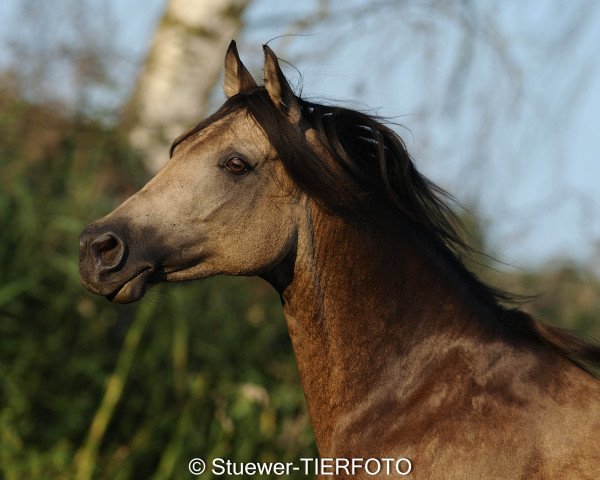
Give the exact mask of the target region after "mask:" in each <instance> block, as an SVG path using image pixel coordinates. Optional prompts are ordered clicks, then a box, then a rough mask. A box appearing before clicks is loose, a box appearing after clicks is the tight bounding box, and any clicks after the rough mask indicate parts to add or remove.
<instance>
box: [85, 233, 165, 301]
mask: <svg viewBox="0 0 600 480" xmlns="http://www.w3.org/2000/svg"><path fill="white" fill-rule="evenodd" d="M128 237H130V235H129V234H128V232H127V229H126V228H123V227H120V228H119V227H118V226H114V225H113V226H108V225H107V226H101V225H99V224H98V223H93V224H91V225H88V226H87V227H86V228H85V229H84V231H83V232H82V234H81V236H80V237H79V276H80V278H81V283H82V284H83V286H84V287H85V288H86V289H87V290H88V291H90V292H91V293H94V294H96V295H103V296H105V297H106V298H107V299H108V300H110V301H113V302H116V303H131V302H135V301H137V300H139V299H140V298H142V297H143V296H144V293H145V292H146V288H147V286H148V284H149V282H150V278H151V276H152V273H153V272H154V271H155V266H154V264H153V262H150V261H141V260H138V259H136V258H135V257H136V256H134V255H132V254H131V251H130V245H131V241H130V240H129V238H128ZM138 254H139V252H138Z"/></svg>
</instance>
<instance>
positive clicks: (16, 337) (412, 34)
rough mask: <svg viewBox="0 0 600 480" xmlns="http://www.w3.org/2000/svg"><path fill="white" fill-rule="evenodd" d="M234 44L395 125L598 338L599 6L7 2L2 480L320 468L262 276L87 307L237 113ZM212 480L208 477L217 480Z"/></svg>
mask: <svg viewBox="0 0 600 480" xmlns="http://www.w3.org/2000/svg"><path fill="white" fill-rule="evenodd" d="M232 38H235V39H237V40H238V47H239V49H240V52H241V55H242V58H243V60H244V62H245V63H246V65H247V66H248V67H249V69H250V70H251V71H252V72H253V73H254V74H255V76H257V78H261V77H262V73H261V67H262V48H261V44H262V43H265V42H267V41H269V40H271V42H270V45H271V47H272V48H273V49H274V50H275V51H276V52H277V53H278V55H279V56H280V57H282V58H284V59H285V60H287V61H288V62H289V66H288V68H287V69H286V74H287V75H288V77H289V78H290V80H291V83H292V84H293V85H294V86H295V87H296V89H297V91H298V92H300V91H302V94H303V95H304V96H306V97H308V98H310V99H313V100H321V101H326V102H337V103H341V104H344V105H346V106H350V107H352V108H357V109H361V110H364V111H368V112H370V113H377V114H380V115H384V116H387V117H389V118H390V119H391V120H393V121H394V122H396V123H397V124H401V125H402V127H397V130H398V132H399V133H400V135H401V136H402V137H403V138H404V139H405V141H406V143H407V145H408V147H409V149H410V151H411V152H412V154H413V156H414V158H415V161H416V162H417V165H418V167H419V168H420V169H421V170H422V171H423V172H424V173H426V175H428V176H429V177H430V178H431V179H433V180H434V181H435V182H437V183H439V184H440V185H441V186H443V187H444V188H445V189H447V190H448V191H450V192H452V193H453V194H454V195H455V196H456V197H457V199H458V200H459V202H460V203H461V204H462V205H463V206H464V209H461V210H460V215H461V216H462V218H463V219H464V221H465V223H466V225H467V227H468V229H469V231H470V235H471V241H472V242H473V243H474V245H475V246H476V247H478V248H480V249H483V250H484V251H486V252H487V253H489V254H491V255H492V256H493V257H495V258H497V259H498V260H500V261H499V262H493V261H492V260H490V259H489V258H485V257H483V258H480V259H478V260H477V261H476V262H474V263H473V268H474V269H477V271H478V272H479V273H480V275H482V276H484V277H485V278H486V279H488V280H491V281H492V282H493V283H495V284H496V285H498V286H500V287H503V288H506V289H508V290H511V291H514V292H517V293H523V294H536V295H537V296H536V297H535V298H534V299H533V300H531V301H530V302H528V303H527V304H526V305H525V307H524V308H525V309H527V310H528V311H530V312H533V313H534V314H535V315H537V316H538V317H539V318H541V319H543V320H544V321H546V322H549V323H553V324H557V325H563V326H566V327H568V328H571V329H575V330H577V331H578V332H580V333H582V334H585V335H590V336H592V337H595V338H600V188H598V183H599V181H600V135H598V125H599V124H600V121H599V114H598V111H599V107H600V72H599V70H598V68H599V66H600V3H599V2H596V1H593V0H590V1H586V0H574V1H571V2H564V1H557V0H555V1H553V0H544V1H541V0H540V1H532V2H526V4H525V3H523V2H518V1H512V0H511V1H507V2H495V1H492V0H489V1H488V0H483V1H471V0H444V1H442V0H371V1H367V0H349V1H341V0H337V1H336V0H313V1H304V2H279V1H277V0H79V1H73V0H53V1H52V2H47V1H44V0H4V1H3V2H1V3H0V42H1V44H2V48H1V49H0V227H1V228H0V479H7V480H8V479H31V478H39V479H45V478H49V479H70V478H77V479H91V478H98V479H130V478H148V479H170V478H173V479H179V478H190V474H189V473H188V470H187V463H188V461H189V460H190V459H191V458H192V457H204V458H207V459H210V458H213V457H224V458H229V459H231V460H235V461H249V460H255V461H270V460H280V461H286V460H297V459H299V458H301V457H312V456H315V455H316V451H315V447H314V443H313V439H312V433H311V429H310V421H309V418H308V416H307V413H306V410H305V406H304V399H303V395H302V391H301V388H300V385H299V380H298V376H297V372H296V366H295V363H294V358H293V355H292V350H291V345H290V342H289V340H288V337H287V330H286V326H285V323H284V321H283V316H282V312H281V306H280V305H279V301H278V298H277V296H276V295H275V293H274V292H273V291H272V290H271V288H270V287H269V286H268V285H267V284H266V283H264V282H262V281H260V280H257V279H243V278H215V279H210V280H207V281H203V282H198V283H192V284H190V285H165V286H161V287H158V288H154V289H153V290H152V291H151V292H149V294H148V295H147V296H146V297H145V298H144V300H143V301H142V302H140V303H139V304H136V305H133V306H118V305H114V304H110V303H109V302H107V301H106V300H104V299H103V298H96V297H94V296H93V295H91V294H88V293H86V292H85V291H84V290H83V289H82V287H81V286H80V284H79V277H78V272H77V258H78V254H77V239H78V235H79V233H80V231H81V230H82V228H83V226H84V225H85V224H86V223H89V222H90V221H92V220H94V219H96V218H98V217H100V216H102V215H104V214H106V213H107V212H109V211H110V210H111V209H113V208H114V207H115V206H116V205H118V204H119V203H120V202H122V201H123V200H124V199H125V198H127V196H129V195H131V194H132V193H133V192H135V191H136V190H137V189H138V188H140V187H141V186H142V185H143V184H144V183H145V182H146V181H147V180H148V179H149V178H150V177H151V176H152V174H153V173H154V172H156V170H157V169H159V168H160V166H161V165H162V164H164V162H165V161H166V160H167V158H168V153H167V152H168V146H169V144H170V142H171V141H172V140H173V138H174V137H175V136H176V135H177V134H179V133H180V132H181V131H182V130H184V129H186V128H189V127H190V126H192V125H194V124H195V123H197V122H198V121H199V120H200V119H202V118H203V117H204V116H206V115H207V114H208V113H210V112H211V111H212V110H214V109H215V108H216V107H217V106H218V105H220V104H221V103H222V102H223V100H224V96H223V94H222V92H221V82H222V77H221V76H222V63H223V57H224V53H225V50H226V47H227V45H228V43H229V42H230V40H231V39H232ZM205 477H206V478H208V475H205Z"/></svg>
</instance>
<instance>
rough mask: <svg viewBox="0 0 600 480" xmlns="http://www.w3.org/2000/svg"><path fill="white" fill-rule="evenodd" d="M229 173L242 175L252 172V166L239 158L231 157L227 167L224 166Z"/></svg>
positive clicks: (226, 164) (226, 163)
mask: <svg viewBox="0 0 600 480" xmlns="http://www.w3.org/2000/svg"><path fill="white" fill-rule="evenodd" d="M223 167H225V169H227V171H228V172H231V173H233V174H235V175H242V174H243V173H246V172H247V171H248V170H250V166H249V165H248V164H247V163H246V162H245V161H244V160H242V159H241V158H239V157H231V158H230V159H229V160H227V162H225V165H223Z"/></svg>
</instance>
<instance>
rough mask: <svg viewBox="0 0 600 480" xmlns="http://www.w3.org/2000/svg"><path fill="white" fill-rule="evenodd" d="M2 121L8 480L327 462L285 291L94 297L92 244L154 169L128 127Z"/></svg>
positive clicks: (193, 290)
mask: <svg viewBox="0 0 600 480" xmlns="http://www.w3.org/2000/svg"><path fill="white" fill-rule="evenodd" d="M0 111H1V112H2V113H1V114H0V145H2V149H1V150H0V179H1V180H0V181H1V190H0V225H2V228H1V229H0V265H1V267H0V479H7V480H13V479H14V480H17V479H31V478H39V479H45V478H49V479H68V478H80V479H84V478H99V479H108V478H110V479H119V478H123V479H126V478H153V479H168V478H189V477H190V474H189V473H188V470H187V464H188V462H189V460H190V459H192V458H193V457H203V458H205V459H210V458H213V457H217V456H219V457H225V458H229V459H231V460H235V461H243V460H281V461H285V460H296V459H298V458H300V457H302V456H314V455H315V451H314V442H313V439H312V434H311V431H310V422H309V419H308V416H307V414H306V409H305V406H304V398H303V394H302V391H301V388H300V384H299V380H298V378H297V372H296V367H295V362H294V358H293V355H292V349H291V346H290V342H289V339H288V335H287V329H286V326H285V323H284V322H283V319H282V313H281V306H280V304H279V300H278V298H277V296H276V295H275V293H274V292H273V291H272V290H271V288H270V287H269V286H268V285H266V284H265V283H264V282H262V281H260V280H251V279H241V278H215V279H211V280H207V281H204V282H198V283H194V284H190V285H168V286H164V287H160V288H155V289H152V290H151V291H150V292H149V293H148V295H147V296H146V297H145V298H144V300H143V301H142V302H140V303H139V304H138V305H135V306H118V305H114V304H111V303H109V302H107V301H106V300H105V299H103V298H98V297H94V296H93V295H90V294H89V293H87V292H85V291H84V290H83V289H82V287H81V286H80V283H79V275H78V270H77V269H78V266H77V258H78V247H77V245H78V236H79V233H80V231H81V230H82V228H83V226H84V225H85V224H86V223H87V222H89V221H92V220H94V219H96V218H98V217H100V216H102V215H104V214H105V213H107V212H108V211H110V210H111V209H112V208H113V207H114V206H116V205H117V204H118V203H119V202H120V201H122V200H123V199H124V198H125V197H126V196H128V195H129V194H130V193H132V192H133V191H135V190H136V189H137V188H139V186H141V184H142V183H143V181H144V180H145V175H144V173H143V170H142V167H141V165H140V163H139V162H138V161H137V159H136V158H135V156H134V155H133V154H132V152H131V151H130V150H129V149H128V147H127V146H126V143H125V142H124V141H123V139H122V138H120V136H119V134H118V132H116V131H114V130H113V129H110V128H106V127H103V126H102V125H97V124H93V123H89V122H88V123H78V122H66V121H64V120H62V119H61V118H60V116H58V115H55V114H52V113H48V112H47V111H43V110H37V109H35V108H34V107H31V106H28V105H26V104H21V103H18V102H13V103H10V104H7V105H3V108H2V110H0ZM131 182H133V184H132V183H131ZM203 478H209V476H208V475H205V476H204V477H203Z"/></svg>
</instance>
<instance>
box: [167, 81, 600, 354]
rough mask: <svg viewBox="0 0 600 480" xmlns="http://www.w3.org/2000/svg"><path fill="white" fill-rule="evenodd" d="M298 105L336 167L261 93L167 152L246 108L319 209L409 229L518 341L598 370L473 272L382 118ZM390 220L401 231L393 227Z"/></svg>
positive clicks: (438, 200)
mask: <svg viewBox="0 0 600 480" xmlns="http://www.w3.org/2000/svg"><path fill="white" fill-rule="evenodd" d="M296 100H297V101H298V104H299V105H300V107H301V111H302V123H301V126H302V129H303V130H304V131H306V130H308V129H312V130H313V131H314V132H315V133H316V135H317V136H318V139H319V140H320V143H321V144H322V145H324V146H325V148H326V149H327V152H328V154H329V157H330V158H331V159H332V160H333V162H332V163H331V164H327V163H326V162H324V161H323V159H322V158H321V156H319V155H318V154H317V152H315V151H314V150H313V149H312V148H311V146H310V145H309V143H308V142H307V140H306V138H305V136H304V135H302V133H301V130H300V129H298V128H296V127H294V126H293V125H292V124H290V122H289V121H288V120H287V119H286V118H285V117H284V115H283V114H282V113H281V112H280V111H279V110H278V109H277V108H276V107H275V106H274V105H273V103H272V102H271V100H270V99H269V96H268V94H267V92H266V90H265V88H264V87H256V88H253V89H251V90H248V91H243V92H241V93H239V94H237V95H234V96H233V97H231V98H229V99H228V100H227V101H226V102H225V104H224V105H223V106H222V107H221V108H220V109H219V110H218V111H217V112H215V113H214V114H213V115H211V116H210V117H208V118H207V119H205V120H204V121H203V122H201V123H200V124H198V125H197V126H196V127H194V128H193V129H191V130H190V131H188V132H186V133H185V134H183V135H182V136H180V137H179V138H177V139H176V140H175V141H174V142H173V145H172V146H171V152H170V153H171V155H172V153H173V150H174V149H175V148H176V147H177V145H178V144H179V143H181V142H182V141H183V140H185V139H186V138H188V137H189V136H191V135H193V134H195V133H197V132H199V131H200V130H202V129H203V128H205V127H206V126H207V125H209V124H212V123H213V122H215V121H216V120H218V119H220V118H223V117H225V116H226V115H228V114H229V113H231V112H233V111H236V110H239V109H246V110H247V111H248V112H249V114H250V115H251V116H252V118H253V119H254V120H255V121H256V122H257V123H258V124H259V125H260V127H261V128H262V130H263V131H264V132H265V134H266V135H267V137H268V139H269V141H270V143H271V144H272V145H273V147H274V148H275V150H276V151H277V153H278V156H279V158H280V159H281V161H282V162H283V165H284V167H285V169H286V171H287V173H288V174H289V175H290V177H291V178H292V179H293V180H294V182H295V183H296V185H297V186H298V187H299V188H300V189H302V190H303V191H304V192H306V193H307V194H308V195H309V196H311V197H312V198H313V199H314V200H316V201H317V202H318V203H319V204H320V205H321V206H322V207H324V208H325V209H327V210H328V211H330V212H332V213H334V214H336V215H340V216H342V217H343V218H344V219H345V220H347V221H348V222H350V223H354V224H358V225H377V224H380V225H384V226H385V228H388V229H389V228H399V229H406V228H409V229H410V232H411V233H412V234H413V235H416V236H417V238H419V239H420V240H422V241H424V242H426V243H427V244H428V245H429V246H430V247H432V248H433V249H434V250H435V251H436V253H437V254H439V255H441V256H442V257H443V259H444V260H445V263H446V265H448V266H449V268H450V269H451V270H452V271H453V273H454V274H457V275H458V277H459V278H460V279H461V280H462V281H463V282H464V283H465V285H466V286H467V288H468V289H469V291H470V292H471V294H472V295H474V297H475V300H477V301H478V302H479V303H482V304H484V305H485V306H486V307H487V308H489V309H490V310H491V311H492V312H494V314H495V318H496V319H497V320H498V321H500V322H501V323H502V324H504V325H506V326H507V327H509V330H510V331H511V332H512V333H513V334H514V336H515V337H516V338H517V339H518V338H523V339H529V340H533V341H537V342H540V343H542V344H545V345H549V346H550V347H552V348H554V349H556V350H558V351H559V352H561V353H562V354H564V355H565V356H567V357H568V358H570V359H571V360H573V361H575V362H579V361H583V362H587V363H590V364H592V365H600V347H598V346H596V345H594V344H592V343H589V342H586V341H584V340H581V339H579V338H576V337H574V336H573V335H571V334H570V333H569V332H568V331H566V330H564V329H562V328H559V327H554V326H550V325H545V324H542V323H540V322H538V321H536V320H535V319H533V318H532V317H531V316H530V315H528V314H527V313H525V312H523V311H521V310H519V309H518V308H515V305H517V304H518V303H519V302H518V300H519V297H518V296H516V295H514V294H511V293H508V292H506V291H503V290H500V289H497V288H495V287H492V286H491V285H488V284H486V283H485V282H483V281H481V280H480V279H479V278H477V276H476V275H475V274H474V273H472V272H471V271H469V269H468V268H467V267H466V266H465V263H464V261H463V259H464V258H465V256H468V255H470V254H472V252H473V251H472V248H471V247H470V246H469V245H468V244H467V243H466V242H465V241H464V240H463V236H462V235H461V233H462V232H461V229H462V228H463V224H462V222H461V220H460V219H459V218H458V216H457V215H456V213H455V212H454V211H453V210H452V208H451V207H450V206H449V204H450V202H452V201H453V198H452V196H451V195H449V194H448V193H447V192H445V191H444V190H443V189H442V188H440V187H439V186H437V185H436V184H434V183H433V182H432V181H430V180H429V179H427V178H426V177H424V176H423V175H422V174H421V173H419V171H418V170H417V169H416V167H415V165H414V162H413V160H412V158H411V156H410V154H409V153H408V151H407V149H406V146H405V144H404V142H403V141H402V139H401V138H400V136H399V135H398V134H397V133H396V132H394V131H393V130H392V129H391V128H390V127H388V126H387V125H385V124H384V123H382V121H381V119H380V118H378V117H375V116H372V115H368V114H366V113H362V112H359V111H356V110H351V109H348V108H343V107H339V106H330V105H322V104H318V103H314V102H310V101H307V100H304V99H302V98H300V97H296ZM390 221H392V222H395V223H396V225H394V226H391V225H390V224H389V222H390ZM384 222H385V223H384Z"/></svg>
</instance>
